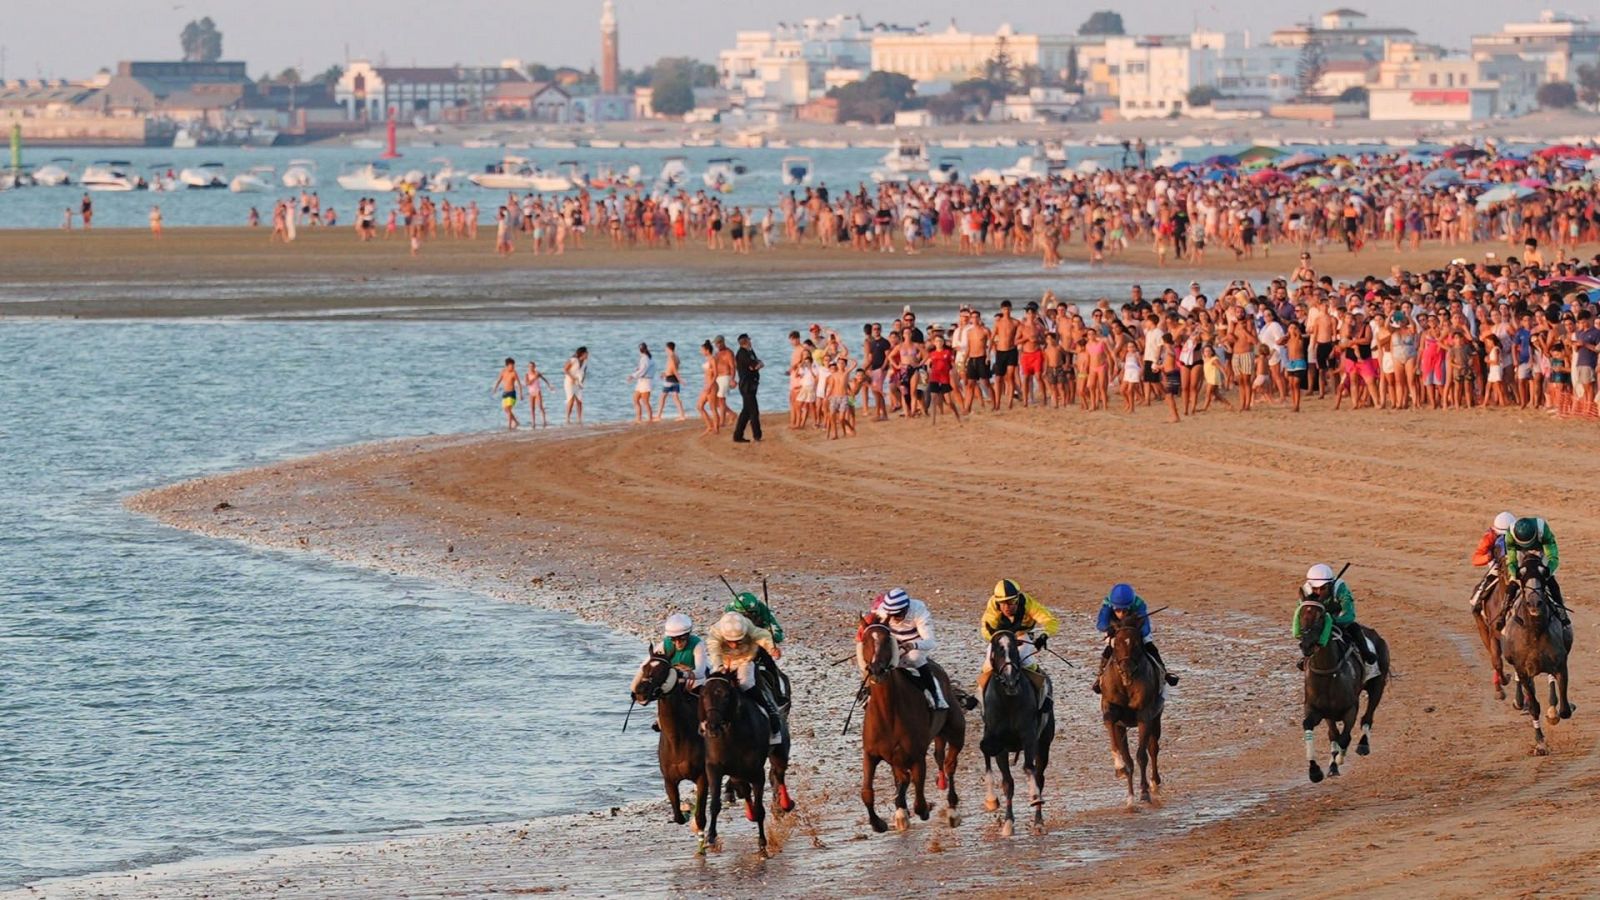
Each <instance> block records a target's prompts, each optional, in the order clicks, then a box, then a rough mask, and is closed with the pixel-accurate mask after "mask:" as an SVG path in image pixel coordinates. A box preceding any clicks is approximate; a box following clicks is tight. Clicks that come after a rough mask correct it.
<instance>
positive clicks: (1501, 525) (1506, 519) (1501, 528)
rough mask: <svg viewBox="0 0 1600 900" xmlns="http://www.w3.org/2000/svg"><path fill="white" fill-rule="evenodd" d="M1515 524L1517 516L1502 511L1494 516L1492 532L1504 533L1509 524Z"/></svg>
mask: <svg viewBox="0 0 1600 900" xmlns="http://www.w3.org/2000/svg"><path fill="white" fill-rule="evenodd" d="M1515 524H1517V517H1516V516H1513V515H1512V514H1511V513H1508V512H1503V513H1501V514H1500V515H1498V516H1495V517H1494V533H1495V534H1505V533H1506V532H1508V531H1510V530H1511V526H1513V525H1515Z"/></svg>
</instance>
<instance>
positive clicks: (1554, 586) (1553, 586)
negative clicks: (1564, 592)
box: [1544, 575, 1572, 628]
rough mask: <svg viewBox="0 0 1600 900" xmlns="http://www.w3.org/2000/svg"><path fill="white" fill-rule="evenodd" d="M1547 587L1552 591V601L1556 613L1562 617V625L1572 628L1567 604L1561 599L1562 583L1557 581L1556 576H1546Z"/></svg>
mask: <svg viewBox="0 0 1600 900" xmlns="http://www.w3.org/2000/svg"><path fill="white" fill-rule="evenodd" d="M1544 583H1545V586H1546V587H1548V588H1549V589H1550V599H1551V600H1554V601H1555V604H1556V612H1557V613H1558V614H1559V615H1560V616H1561V624H1563V625H1565V626H1567V627H1568V628H1571V627H1572V617H1571V616H1570V615H1568V613H1567V603H1566V601H1565V600H1563V599H1562V598H1561V582H1559V581H1556V576H1554V575H1546V576H1545V579H1544Z"/></svg>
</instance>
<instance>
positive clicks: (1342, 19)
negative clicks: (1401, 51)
mask: <svg viewBox="0 0 1600 900" xmlns="http://www.w3.org/2000/svg"><path fill="white" fill-rule="evenodd" d="M1416 39H1417V33H1416V32H1415V31H1412V30H1411V29H1409V28H1399V27H1395V26H1390V25H1378V24H1375V23H1373V22H1372V21H1371V20H1369V19H1368V18H1367V14H1366V13H1364V12H1362V11H1360V10H1358V9H1349V8H1347V7H1341V8H1339V9H1330V10H1328V11H1327V12H1325V13H1323V14H1322V15H1320V16H1318V17H1317V19H1316V21H1315V22H1307V23H1304V24H1300V25H1293V26H1290V27H1288V28H1279V29H1277V30H1276V31H1274V32H1272V37H1271V38H1270V39H1269V40H1268V43H1269V44H1271V45H1272V46H1275V47H1287V48H1292V49H1295V50H1298V49H1300V48H1301V47H1304V46H1305V45H1306V44H1308V43H1310V42H1311V41H1312V40H1316V41H1317V42H1318V43H1320V44H1321V45H1322V56H1323V59H1325V60H1327V61H1329V62H1338V61H1353V60H1366V61H1367V62H1373V63H1375V62H1378V61H1379V60H1381V59H1383V55H1384V49H1385V48H1386V47H1388V45H1389V44H1390V43H1391V42H1396V41H1398V42H1402V43H1408V42H1412V41H1415V40H1416Z"/></svg>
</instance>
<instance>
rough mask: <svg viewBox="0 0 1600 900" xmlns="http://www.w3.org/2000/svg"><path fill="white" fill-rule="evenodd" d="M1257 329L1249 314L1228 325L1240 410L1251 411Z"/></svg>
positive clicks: (1240, 316)
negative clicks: (1252, 323)
mask: <svg viewBox="0 0 1600 900" xmlns="http://www.w3.org/2000/svg"><path fill="white" fill-rule="evenodd" d="M1256 342H1257V338H1256V330H1255V329H1254V328H1252V327H1251V325H1250V317H1249V316H1248V315H1242V314H1241V315H1239V316H1238V317H1237V318H1236V319H1235V321H1234V322H1233V324H1232V325H1230V326H1228V348H1229V350H1230V351H1231V352H1232V354H1233V378H1234V382H1235V383H1236V384H1237V385H1238V386H1239V411H1240V412H1249V411H1250V396H1251V394H1252V393H1253V391H1254V384H1253V381H1254V379H1255V377H1256Z"/></svg>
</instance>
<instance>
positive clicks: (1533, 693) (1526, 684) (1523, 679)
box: [1517, 672, 1550, 756]
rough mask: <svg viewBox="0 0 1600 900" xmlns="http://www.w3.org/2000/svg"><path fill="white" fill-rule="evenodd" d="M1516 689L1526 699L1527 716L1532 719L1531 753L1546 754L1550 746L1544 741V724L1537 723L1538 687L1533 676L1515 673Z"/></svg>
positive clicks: (1536, 754)
mask: <svg viewBox="0 0 1600 900" xmlns="http://www.w3.org/2000/svg"><path fill="white" fill-rule="evenodd" d="M1517 691H1518V693H1520V694H1522V696H1523V697H1524V698H1525V699H1526V700H1527V704H1528V716H1529V718H1531V719H1533V755H1534V756H1547V755H1549V753H1550V748H1549V747H1546V746H1545V743H1544V726H1542V725H1541V724H1539V689H1538V688H1537V687H1536V686H1535V685H1534V683H1533V678H1532V677H1531V676H1528V675H1523V674H1521V673H1520V672H1519V673H1518V674H1517Z"/></svg>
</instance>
